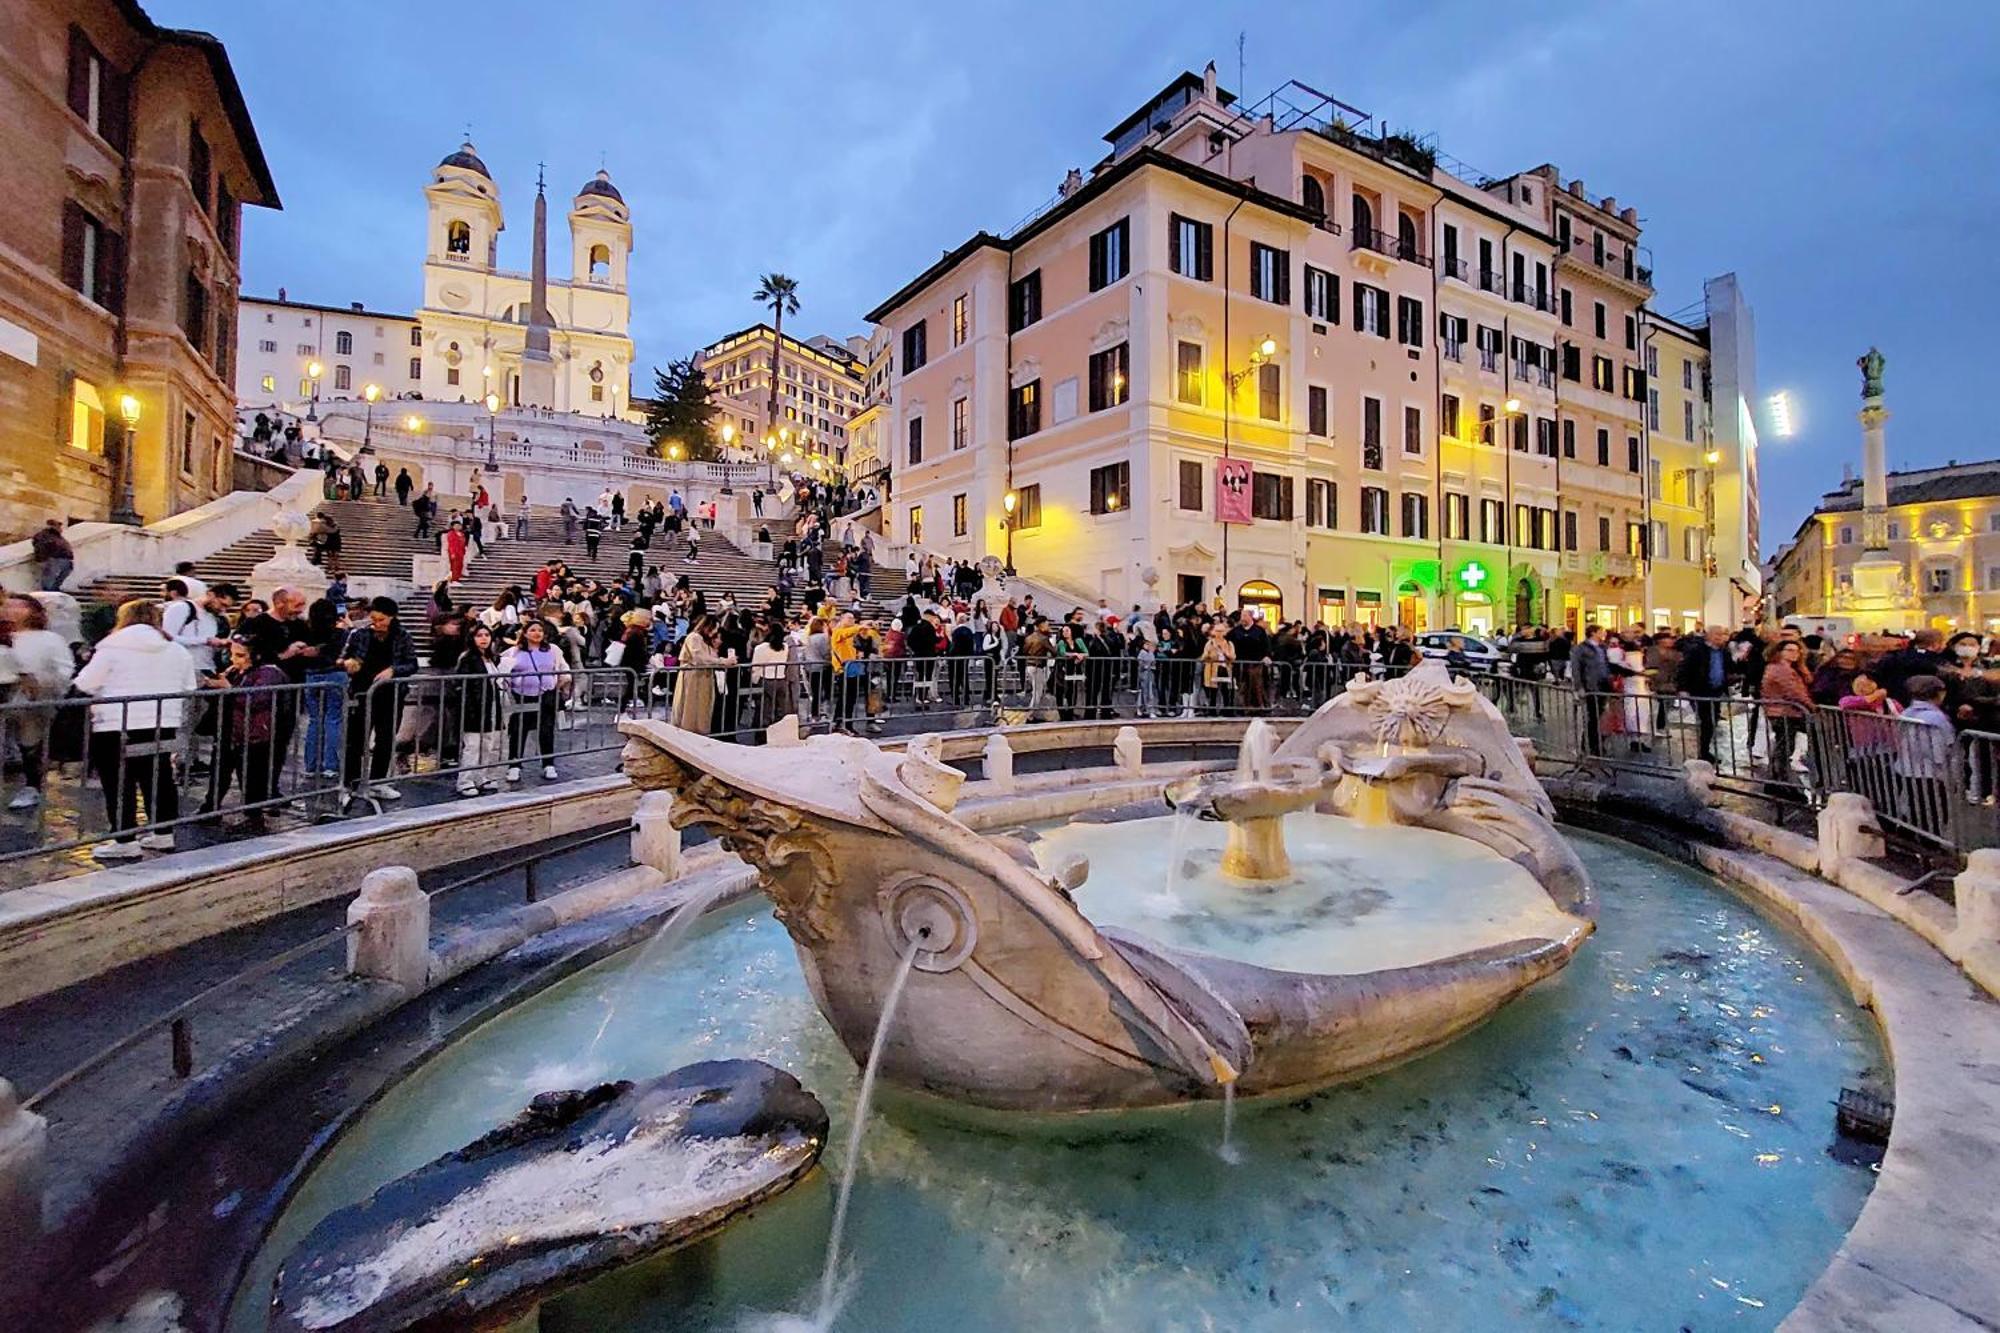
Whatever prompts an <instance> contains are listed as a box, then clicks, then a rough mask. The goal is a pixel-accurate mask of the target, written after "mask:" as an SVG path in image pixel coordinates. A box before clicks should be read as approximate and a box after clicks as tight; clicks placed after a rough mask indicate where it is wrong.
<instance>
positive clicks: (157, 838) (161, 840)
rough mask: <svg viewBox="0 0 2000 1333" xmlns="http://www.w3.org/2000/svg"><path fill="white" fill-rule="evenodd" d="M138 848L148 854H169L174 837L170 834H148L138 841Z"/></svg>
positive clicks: (172, 846) (172, 848)
mask: <svg viewBox="0 0 2000 1333" xmlns="http://www.w3.org/2000/svg"><path fill="white" fill-rule="evenodd" d="M139 846H140V847H142V848H144V849H145V850H146V851H149V852H171V851H172V850H174V835H173V834H171V833H148V834H147V835H146V836H145V837H143V838H141V839H139Z"/></svg>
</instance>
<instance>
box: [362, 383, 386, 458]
mask: <svg viewBox="0 0 2000 1333" xmlns="http://www.w3.org/2000/svg"><path fill="white" fill-rule="evenodd" d="M361 396H362V397H363V398H364V399H366V400H367V402H368V416H367V418H366V420H365V421H364V423H363V424H362V427H361V452H362V453H364V454H372V453H374V452H375V400H376V399H377V398H380V397H381V396H382V386H381V385H379V384H371V385H369V386H368V387H367V388H365V389H363V390H362V391H361Z"/></svg>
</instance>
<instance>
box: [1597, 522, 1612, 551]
mask: <svg viewBox="0 0 2000 1333" xmlns="http://www.w3.org/2000/svg"><path fill="white" fill-rule="evenodd" d="M1597 549H1598V550H1600V551H1608V550H1610V549H1611V519H1610V518H1609V517H1607V516H1606V515H1603V514H1600V515H1598V517H1597Z"/></svg>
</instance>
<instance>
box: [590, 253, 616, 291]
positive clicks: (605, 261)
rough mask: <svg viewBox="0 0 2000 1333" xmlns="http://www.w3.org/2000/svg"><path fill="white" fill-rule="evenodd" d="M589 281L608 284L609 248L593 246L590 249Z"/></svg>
mask: <svg viewBox="0 0 2000 1333" xmlns="http://www.w3.org/2000/svg"><path fill="white" fill-rule="evenodd" d="M590 280H591V281H592V282H609V281H610V280H611V247H610V246H608V245H602V244H599V245H593V246H591V247H590Z"/></svg>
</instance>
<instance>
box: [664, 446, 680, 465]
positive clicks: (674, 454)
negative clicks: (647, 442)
mask: <svg viewBox="0 0 2000 1333" xmlns="http://www.w3.org/2000/svg"><path fill="white" fill-rule="evenodd" d="M667 457H668V458H671V459H673V460H674V461H675V462H677V463H678V462H679V461H680V457H681V447H680V446H679V445H678V444H670V445H668V446H667Z"/></svg>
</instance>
